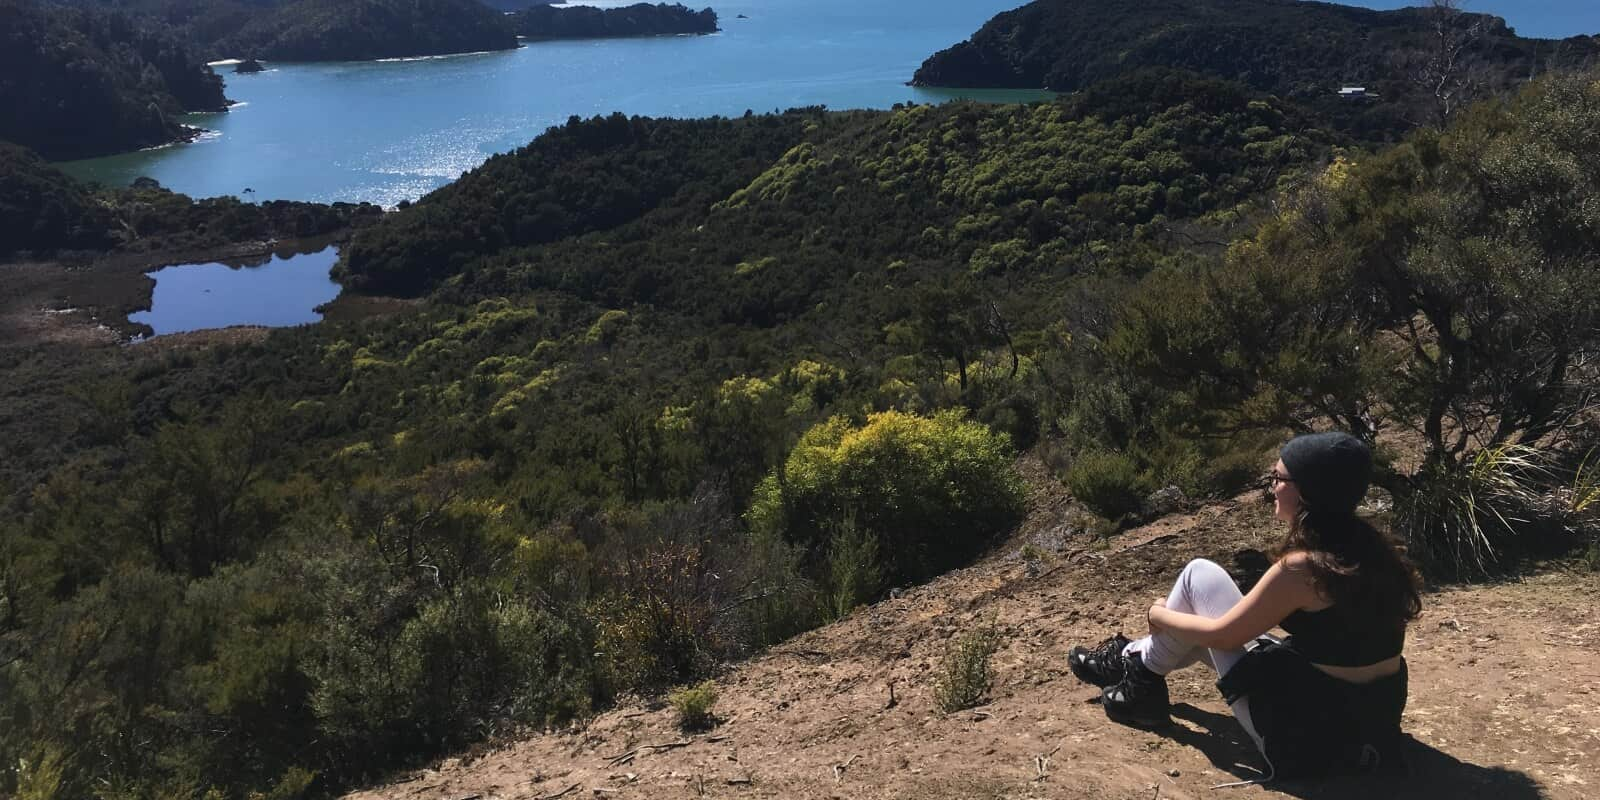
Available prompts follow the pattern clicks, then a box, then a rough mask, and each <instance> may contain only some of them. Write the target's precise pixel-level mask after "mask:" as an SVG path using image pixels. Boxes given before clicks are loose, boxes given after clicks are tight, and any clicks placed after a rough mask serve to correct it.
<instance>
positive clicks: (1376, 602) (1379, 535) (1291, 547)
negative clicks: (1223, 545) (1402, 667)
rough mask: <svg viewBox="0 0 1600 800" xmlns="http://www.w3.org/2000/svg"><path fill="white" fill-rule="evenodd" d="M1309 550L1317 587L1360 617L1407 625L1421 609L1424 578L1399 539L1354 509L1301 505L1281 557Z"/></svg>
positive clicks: (1310, 569)
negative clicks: (1331, 510) (1339, 510)
mask: <svg viewBox="0 0 1600 800" xmlns="http://www.w3.org/2000/svg"><path fill="white" fill-rule="evenodd" d="M1295 552H1300V553H1305V555H1306V561H1305V565H1306V570H1307V572H1309V573H1310V575H1311V584H1312V586H1313V587H1315V588H1316V590H1317V592H1318V593H1319V594H1321V595H1322V596H1324V597H1326V598H1328V600H1329V601H1330V602H1332V603H1333V605H1334V606H1335V607H1336V608H1339V609H1341V611H1342V612H1343V613H1346V614H1351V615H1353V616H1354V618H1356V619H1363V620H1377V621H1380V622H1392V623H1393V624H1395V625H1396V626H1403V625H1405V624H1406V623H1407V622H1410V621H1411V620H1413V619H1416V618H1417V615H1418V614H1420V613H1421V612H1422V595H1421V586H1422V579H1421V578H1420V577H1419V576H1418V575H1417V570H1416V567H1414V566H1412V564H1411V562H1410V560H1408V559H1407V558H1406V557H1405V554H1404V553H1403V552H1402V551H1401V549H1400V547H1399V545H1398V544H1396V543H1395V542H1394V541H1393V540H1392V539H1391V538H1390V537H1389V536H1388V535H1386V534H1384V533H1383V532H1382V531H1380V530H1378V529H1377V528H1375V527H1373V526H1372V524H1371V523H1369V522H1367V521H1366V520H1364V519H1362V518H1360V517H1358V516H1356V515H1355V514H1351V513H1335V514H1329V513H1317V512H1314V511H1310V510H1302V511H1301V512H1300V513H1299V514H1297V515H1295V519H1294V521H1293V522H1292V523H1290V525H1289V533H1288V535H1287V536H1285V537H1284V540H1283V544H1282V545H1281V546H1280V547H1279V548H1278V557H1279V558H1282V557H1283V556H1285V555H1288V554H1289V553H1295Z"/></svg>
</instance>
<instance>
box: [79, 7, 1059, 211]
mask: <svg viewBox="0 0 1600 800" xmlns="http://www.w3.org/2000/svg"><path fill="white" fill-rule="evenodd" d="M617 4H625V3H610V2H601V3H596V5H617ZM701 4H703V3H702V2H697V3H696V5H701ZM1018 5H1021V3H1020V2H1019V0H918V1H917V2H907V1H906V0H727V2H716V3H715V5H714V7H715V8H716V9H717V13H718V14H719V15H720V16H721V26H722V29H723V32H722V33H719V34H715V35H711V36H668V37H651V38H642V39H609V40H584V41H563V42H536V43H529V44H528V45H527V46H525V47H522V48H519V49H517V50H513V51H508V52H501V53H482V54H475V55H461V56H449V57H442V58H430V59H413V60H404V61H382V62H360V63H337V64H335V63H328V64H278V65H273V64H269V65H268V67H269V70H268V71H267V72H263V73H258V74H254V75H234V74H233V73H232V72H231V71H230V68H226V67H224V68H221V69H222V72H223V75H224V77H225V78H226V79H227V82H228V88H227V92H228V96H229V98H231V99H233V100H236V101H240V102H241V103H242V106H240V107H237V108H235V109H234V110H232V111H229V112H227V113H223V114H205V115H194V118H193V120H192V124H195V125H198V126H201V127H205V128H211V129H213V130H215V131H216V132H217V135H214V136H208V137H206V138H204V139H202V140H201V141H198V142H195V143H193V144H187V145H178V146H173V147H166V148H161V149H157V150H150V151H145V152H141V153H132V154H127V155H121V156H113V157H110V158H102V159H93V160H90V161H83V162H76V163H73V164H70V165H68V169H69V171H71V172H72V173H74V174H76V175H77V176H79V177H82V178H86V179H90V180H97V181H99V182H101V183H106V184H127V183H128V182H130V181H132V180H133V179H134V178H136V177H138V176H140V175H148V176H150V177H152V178H155V179H156V180H158V181H160V182H161V183H162V185H164V186H167V187H168V188H171V189H174V190H177V191H180V192H184V193H186V194H190V195H193V196H213V195H226V194H232V195H240V196H241V197H243V198H245V199H252V200H265V199H273V198H281V199H294V200H314V201H322V202H328V201H334V200H346V201H358V200H367V201H371V202H376V203H380V204H383V205H393V204H394V203H397V202H399V201H400V200H402V199H408V198H410V199H414V198H416V197H419V196H421V195H422V194H425V193H427V192H428V191H430V190H432V189H434V188H437V187H438V186H440V185H442V184H444V183H446V182H448V181H450V180H452V179H454V178H456V177H457V176H459V175H460V174H461V173H462V172H464V171H466V170H468V169H471V168H472V167H474V166H476V165H478V164H479V163H482V161H483V160H484V159H485V158H487V157H488V156H489V155H491V154H493V153H498V152H503V151H506V150H510V149H513V148H516V147H519V146H521V145H523V144H526V143H527V142H528V140H530V139H532V138H533V137H535V136H537V135H538V134H539V133H541V132H542V131H544V130H545V129H546V128H548V127H550V126H551V125H556V124H560V123H562V122H565V121H566V119H567V117H569V116H571V115H574V114H577V115H581V116H592V115H595V114H609V113H611V112H613V111H622V112H625V113H628V114H642V115H649V116H676V117H698V116H708V115H712V114H722V115H735V114H742V113H744V112H745V110H746V109H750V110H754V111H757V112H761V111H772V110H774V109H782V108H790V107H794V106H804V105H826V106H828V107H829V108H836V109H843V108H886V107H888V106H890V105H893V104H894V103H897V102H902V101H908V100H914V101H917V102H936V101H939V100H944V99H948V98H950V97H951V96H954V95H956V94H965V95H979V96H984V97H988V98H994V99H1025V98H1035V97H1039V96H1041V93H1037V92H1020V93H1019V92H1011V93H1005V92H1001V93H995V92H967V93H952V92H949V91H939V90H928V89H917V88H912V87H909V86H906V85H904V84H905V81H907V80H909V79H910V78H911V75H912V73H913V72H915V71H916V68H917V67H918V66H919V65H920V64H921V63H922V61H923V59H925V58H927V57H928V56H929V55H930V54H932V53H933V52H935V51H937V50H940V49H943V48H945V47H949V46H950V45H951V44H954V43H955V42H958V41H961V40H962V39H965V38H966V37H967V36H968V35H970V34H971V33H972V32H973V31H974V30H977V29H978V27H979V26H981V25H982V24H983V23H984V22H985V21H987V20H988V19H989V18H990V17H992V16H994V15H995V14H997V13H999V12H1001V11H1004V10H1007V9H1009V8H1013V7H1016V6H1018ZM741 13H742V14H745V15H747V16H748V17H749V19H737V18H736V15H738V14H741ZM246 189H250V190H251V191H249V192H246V191H245V190H246Z"/></svg>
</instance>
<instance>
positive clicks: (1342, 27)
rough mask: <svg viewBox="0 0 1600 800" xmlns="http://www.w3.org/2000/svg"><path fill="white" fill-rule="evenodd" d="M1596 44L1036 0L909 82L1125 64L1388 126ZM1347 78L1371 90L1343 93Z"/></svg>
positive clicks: (1350, 14)
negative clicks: (1226, 83)
mask: <svg viewBox="0 0 1600 800" xmlns="http://www.w3.org/2000/svg"><path fill="white" fill-rule="evenodd" d="M1594 33H1596V34H1600V31H1596V32H1594ZM1597 56H1600V39H1597V38H1596V37H1595V36H1578V37H1573V38H1570V39H1566V40H1562V41H1553V40H1544V39H1527V38H1523V37H1519V36H1517V35H1516V34H1515V33H1514V32H1513V31H1511V30H1510V29H1509V28H1507V27H1506V24H1505V21H1504V20H1502V19H1500V18H1498V17H1492V16H1488V15H1483V14H1472V13H1462V12H1457V11H1453V10H1450V9H1448V8H1443V9H1433V8H1406V9H1400V10H1396V11H1373V10H1370V9H1365V8H1356V7H1353V6H1345V5H1335V4H1331V3H1321V2H1304V1H1303V0H1150V1H1149V2H1145V1H1144V0H1034V2H1031V3H1029V4H1027V5H1025V6H1023V7H1021V8H1018V9H1016V10H1014V11H1007V12H1005V13H1003V14H1000V15H998V16H996V17H995V18H994V19H992V20H990V21H989V22H988V23H987V24H985V25H984V26H983V27H982V28H980V29H979V30H978V31H977V32H976V33H974V34H973V35H972V38H970V39H968V40H967V41H964V42H961V43H959V44H957V45H955V46H953V47H951V48H949V49H947V50H944V51H941V52H939V53H937V54H935V55H934V56H932V57H930V58H929V59H928V60H927V61H926V62H924V63H923V65H922V67H921V68H919V69H918V70H917V73H916V77H915V79H914V82H915V83H917V84H920V85H925V86H967V87H1011V88H1026V89H1036V88H1041V87H1042V88H1048V89H1053V90H1056V91H1063V92H1070V91H1075V90H1077V89H1080V88H1083V87H1085V86H1089V85H1091V84H1093V83H1095V82H1097V81H1102V80H1105V79H1107V78H1110V77H1113V76H1116V75H1121V74H1125V73H1127V72H1129V71H1132V70H1138V69H1142V68H1145V67H1151V66H1160V67H1172V68H1178V69H1188V70H1194V71H1197V72H1202V73H1205V74H1208V75H1215V76H1218V77H1224V78H1228V79H1231V80H1237V81H1239V82H1241V83H1245V84H1247V85H1249V86H1251V87H1254V88H1256V89H1258V90H1261V91H1265V92H1271V93H1274V94H1277V95H1280V96H1284V97H1292V98H1294V99H1296V100H1297V101H1300V102H1309V103H1312V104H1314V105H1316V106H1317V107H1318V108H1319V110H1320V111H1322V112H1323V113H1324V114H1326V115H1328V116H1329V118H1330V119H1332V120H1335V121H1337V122H1338V123H1339V124H1340V125H1341V127H1345V128H1348V129H1350V130H1353V131H1356V132H1358V133H1361V134H1362V135H1365V136H1372V137H1377V138H1383V137H1386V136H1392V135H1394V134H1395V133H1397V132H1399V131H1403V130H1405V129H1409V128H1411V127H1414V126H1416V125H1419V124H1437V123H1439V122H1440V121H1441V120H1443V119H1444V118H1445V117H1447V116H1448V115H1449V113H1450V112H1451V111H1453V110H1455V109H1458V108H1460V107H1462V106H1464V105H1466V104H1467V103H1468V102H1470V101H1471V100H1473V99H1477V98H1482V97H1488V96H1492V95H1493V94H1495V93H1497V92H1499V91H1504V90H1505V89H1507V88H1509V87H1513V86H1516V85H1517V84H1519V83H1520V82H1522V81H1525V80H1527V79H1528V78H1529V77H1530V76H1533V75H1537V74H1539V73H1541V72H1544V71H1547V70H1550V69H1558V68H1574V67H1579V68H1581V67H1583V66H1584V65H1586V64H1592V63H1593V62H1594V60H1595V58H1596V57H1597ZM1345 86H1359V87H1363V88H1365V89H1367V90H1368V95H1367V96H1364V97H1358V98H1349V97H1339V96H1338V94H1337V92H1338V90H1339V89H1340V88H1341V87H1345Z"/></svg>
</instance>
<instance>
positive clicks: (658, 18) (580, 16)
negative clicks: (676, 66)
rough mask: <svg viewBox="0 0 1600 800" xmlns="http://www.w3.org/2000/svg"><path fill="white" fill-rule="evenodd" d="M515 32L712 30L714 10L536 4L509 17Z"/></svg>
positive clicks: (558, 35)
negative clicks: (566, 6)
mask: <svg viewBox="0 0 1600 800" xmlns="http://www.w3.org/2000/svg"><path fill="white" fill-rule="evenodd" d="M512 25H513V28H514V29H515V30H516V32H517V35H519V36H526V37H528V38H529V39H578V38H602V37H613V36H659V35H664V34H685V33H716V32H717V12H715V11H712V10H711V9H709V8H706V9H701V10H700V11H691V10H689V8H687V7H685V6H684V5H683V4H681V3H673V4H671V5H668V4H666V3H656V4H654V5H652V4H650V3H635V4H633V5H631V6H624V7H621V8H594V7H591V6H572V7H570V8H551V7H550V6H547V5H536V6H534V7H533V8H529V9H527V10H526V11H522V12H521V13H518V14H516V15H515V16H514V17H513V19H512Z"/></svg>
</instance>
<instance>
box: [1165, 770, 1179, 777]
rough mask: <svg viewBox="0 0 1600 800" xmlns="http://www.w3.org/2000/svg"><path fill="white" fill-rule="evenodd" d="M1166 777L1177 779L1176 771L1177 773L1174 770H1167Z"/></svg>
mask: <svg viewBox="0 0 1600 800" xmlns="http://www.w3.org/2000/svg"><path fill="white" fill-rule="evenodd" d="M1167 777H1169V778H1176V777H1178V771H1177V770H1175V769H1169V770H1167Z"/></svg>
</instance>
